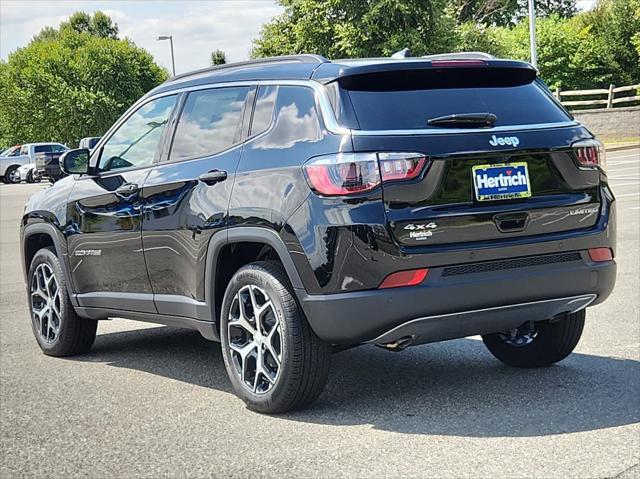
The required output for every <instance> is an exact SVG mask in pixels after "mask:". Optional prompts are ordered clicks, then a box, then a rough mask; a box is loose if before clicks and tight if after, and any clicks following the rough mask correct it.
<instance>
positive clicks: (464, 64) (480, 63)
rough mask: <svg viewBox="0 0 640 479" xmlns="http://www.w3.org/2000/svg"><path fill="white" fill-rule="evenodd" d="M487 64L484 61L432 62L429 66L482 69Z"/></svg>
mask: <svg viewBox="0 0 640 479" xmlns="http://www.w3.org/2000/svg"><path fill="white" fill-rule="evenodd" d="M486 65H487V62H485V61H484V60H432V61H431V66H434V67H447V68H449V67H453V68H455V67H484V66H486Z"/></svg>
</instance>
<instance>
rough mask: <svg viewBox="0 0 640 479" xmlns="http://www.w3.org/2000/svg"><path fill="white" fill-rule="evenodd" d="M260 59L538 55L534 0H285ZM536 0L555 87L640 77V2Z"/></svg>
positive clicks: (541, 47) (541, 59) (264, 36)
mask: <svg viewBox="0 0 640 479" xmlns="http://www.w3.org/2000/svg"><path fill="white" fill-rule="evenodd" d="M280 3H281V4H282V5H283V6H284V7H285V11H284V13H283V14H282V15H281V16H279V17H277V18H275V19H274V20H273V21H271V22H270V23H268V24H266V25H264V26H263V29H262V32H261V33H260V36H259V38H257V39H256V40H254V49H253V51H252V55H253V56H254V57H261V56H274V55H286V54H292V53H319V54H321V55H325V56H327V57H329V58H345V57H347V58H355V57H375V56H389V55H391V54H392V53H394V52H396V51H398V50H401V49H403V48H405V47H409V48H410V50H411V52H412V54H413V55H414V56H420V55H425V54H429V53H440V52H445V51H484V52H487V53H491V54H494V55H497V56H500V57H508V58H515V59H520V60H525V61H529V59H530V52H529V23H528V17H527V0H326V1H318V0H280ZM575 4H576V2H575V0H536V11H537V21H536V30H537V40H538V42H537V43H538V66H539V69H540V72H541V76H542V78H543V79H544V80H545V81H547V82H548V83H549V84H550V85H551V86H552V87H558V86H560V87H562V88H563V89H578V88H580V89H582V88H584V89H589V88H597V87H607V86H608V85H609V83H615V84H617V85H623V84H624V85H628V84H630V83H637V82H638V81H639V80H640V52H639V50H640V33H639V32H640V0H600V3H599V4H598V6H597V8H595V9H594V10H592V11H590V12H584V13H579V14H576V6H575Z"/></svg>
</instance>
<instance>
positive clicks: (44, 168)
mask: <svg viewBox="0 0 640 479" xmlns="http://www.w3.org/2000/svg"><path fill="white" fill-rule="evenodd" d="M68 149H69V148H67V147H66V146H64V145H60V144H59V143H54V144H51V145H47V146H44V147H41V150H40V151H38V152H37V153H36V155H35V165H36V175H37V176H38V177H40V178H48V179H49V181H50V182H51V183H55V182H56V181H58V180H59V179H60V178H62V177H63V175H64V174H63V172H62V171H61V170H60V164H59V161H58V160H59V159H60V157H61V156H62V153H64V152H65V151H67V150H68Z"/></svg>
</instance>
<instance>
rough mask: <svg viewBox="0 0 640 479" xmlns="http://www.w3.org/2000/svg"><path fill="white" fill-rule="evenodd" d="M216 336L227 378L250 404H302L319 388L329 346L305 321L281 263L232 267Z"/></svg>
mask: <svg viewBox="0 0 640 479" xmlns="http://www.w3.org/2000/svg"><path fill="white" fill-rule="evenodd" d="M220 337H221V340H222V352H223V356H224V363H225V367H226V369H227V373H228V375H229V378H230V380H231V383H232V384H233V387H234V389H235V392H236V394H237V395H238V396H239V397H240V398H241V399H242V400H243V401H244V402H245V403H246V404H247V405H248V406H249V408H251V409H253V410H255V411H259V412H264V413H282V412H286V411H290V410H294V409H301V408H304V407H305V406H308V405H309V404H311V403H312V402H313V401H315V399H316V398H317V397H318V396H319V395H320V393H321V392H322V389H323V388H324V385H325V383H326V381H327V376H328V372H329V358H330V353H331V349H330V346H329V345H328V344H326V343H324V342H322V341H321V340H320V339H319V338H318V337H317V336H316V335H315V333H314V332H313V330H312V329H311V327H310V326H309V323H308V322H307V320H306V318H305V317H304V315H303V314H302V311H300V309H299V307H298V305H297V303H296V300H295V298H294V296H293V294H292V288H291V286H290V285H289V281H288V278H287V275H286V273H285V271H284V270H283V268H282V266H281V265H280V264H279V263H275V262H256V263H252V264H249V265H247V266H244V267H243V268H241V269H240V270H238V272H236V274H235V275H234V276H233V278H232V279H231V281H230V282H229V285H228V286H227V290H226V292H225V295H224V300H223V305H222V315H221V320H220Z"/></svg>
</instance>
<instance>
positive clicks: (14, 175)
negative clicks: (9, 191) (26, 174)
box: [9, 168, 20, 183]
mask: <svg viewBox="0 0 640 479" xmlns="http://www.w3.org/2000/svg"><path fill="white" fill-rule="evenodd" d="M9 183H20V172H19V171H18V169H17V168H13V169H12V170H11V171H10V172H9Z"/></svg>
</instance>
